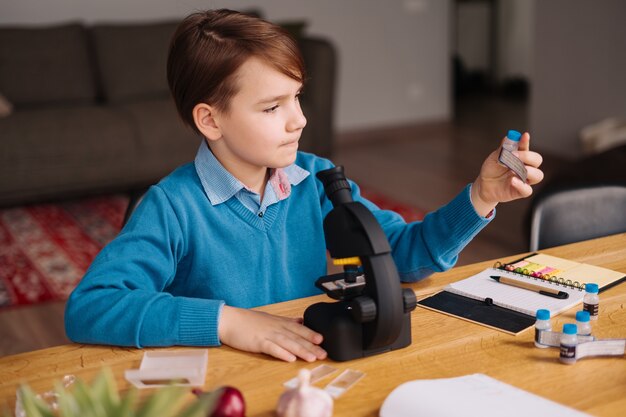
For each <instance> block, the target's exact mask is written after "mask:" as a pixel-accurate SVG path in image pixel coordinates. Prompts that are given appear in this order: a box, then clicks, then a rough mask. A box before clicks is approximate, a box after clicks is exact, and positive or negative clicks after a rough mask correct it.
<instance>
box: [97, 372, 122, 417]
mask: <svg viewBox="0 0 626 417" xmlns="http://www.w3.org/2000/svg"><path fill="white" fill-rule="evenodd" d="M91 397H92V398H93V400H95V401H98V402H99V403H100V404H101V405H102V407H103V408H104V412H105V416H107V417H111V416H114V415H115V414H114V412H115V410H116V409H117V408H118V407H119V405H120V396H119V393H118V391H117V384H116V383H115V377H114V376H113V372H111V369H109V368H104V369H102V371H101V372H100V373H98V375H97V376H96V378H95V379H94V380H93V382H92V383H91Z"/></svg>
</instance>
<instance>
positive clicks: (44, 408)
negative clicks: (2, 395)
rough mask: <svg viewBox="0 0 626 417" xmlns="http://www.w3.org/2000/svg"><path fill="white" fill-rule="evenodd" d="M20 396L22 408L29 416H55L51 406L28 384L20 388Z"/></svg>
mask: <svg viewBox="0 0 626 417" xmlns="http://www.w3.org/2000/svg"><path fill="white" fill-rule="evenodd" d="M19 396H20V398H21V399H22V408H23V409H24V411H25V412H26V415H27V416H28V417H55V416H54V413H53V412H52V410H51V409H50V406H48V404H46V403H45V401H43V400H42V399H41V398H39V397H37V394H35V393H34V392H33V391H32V390H31V389H30V388H29V387H28V386H26V385H23V386H21V387H20V388H19Z"/></svg>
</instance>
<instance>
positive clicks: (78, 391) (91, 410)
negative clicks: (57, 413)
mask: <svg viewBox="0 0 626 417" xmlns="http://www.w3.org/2000/svg"><path fill="white" fill-rule="evenodd" d="M73 393H74V397H75V398H76V402H77V403H78V408H79V410H80V413H81V417H107V415H106V411H105V409H104V405H103V404H102V403H101V402H100V401H99V399H97V398H95V397H94V396H93V395H92V393H91V391H90V388H89V386H88V385H87V384H85V383H84V382H83V381H81V380H79V379H77V380H76V382H75V383H74V389H73ZM29 417H30V416H29ZM68 417H69V416H68Z"/></svg>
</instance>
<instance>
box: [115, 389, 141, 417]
mask: <svg viewBox="0 0 626 417" xmlns="http://www.w3.org/2000/svg"><path fill="white" fill-rule="evenodd" d="M136 400H137V389H136V388H135V387H131V388H130V389H129V390H128V391H127V392H126V395H124V396H123V397H122V400H121V401H120V406H119V408H118V409H117V411H116V413H115V414H114V416H115V417H134V416H135V409H134V407H135V402H136Z"/></svg>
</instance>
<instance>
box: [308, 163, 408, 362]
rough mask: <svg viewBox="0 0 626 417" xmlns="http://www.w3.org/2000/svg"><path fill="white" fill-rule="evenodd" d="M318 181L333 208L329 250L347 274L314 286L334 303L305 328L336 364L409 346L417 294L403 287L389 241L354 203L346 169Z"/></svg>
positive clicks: (311, 314) (319, 306)
mask: <svg viewBox="0 0 626 417" xmlns="http://www.w3.org/2000/svg"><path fill="white" fill-rule="evenodd" d="M317 178H318V179H319V180H320V181H321V182H322V184H324V191H325V193H326V195H327V196H328V198H329V199H330V201H331V202H332V203H333V209H332V210H331V211H330V212H329V213H328V215H327V216H326V218H325V219H324V234H325V237H326V247H327V249H328V251H329V252H330V256H331V257H332V258H333V262H334V263H335V265H341V266H342V267H343V272H342V273H338V274H332V275H327V276H323V277H321V278H319V279H318V280H317V281H316V282H315V285H316V287H318V288H320V289H321V290H322V291H324V292H325V293H326V294H327V295H328V296H329V297H331V298H332V299H335V300H338V301H336V302H332V303H316V304H313V305H311V306H309V307H308V308H307V309H306V311H305V312H304V325H305V326H307V327H309V328H311V329H313V330H315V331H316V332H318V333H321V334H322V335H323V336H324V341H323V342H322V344H321V347H322V348H324V349H325V350H326V352H327V353H328V357H329V358H330V359H333V360H335V361H347V360H350V359H356V358H362V357H366V356H372V355H376V354H378V353H383V352H387V351H390V350H395V349H400V348H403V347H406V346H408V345H410V344H411V311H413V310H414V309H415V306H416V305H417V300H416V297H415V293H414V292H413V290H411V289H408V288H405V289H403V288H402V287H401V286H400V278H399V276H398V270H397V268H396V265H395V263H394V261H393V258H392V257H391V247H390V246H389V241H388V240H387V237H386V236H385V233H384V232H383V229H382V228H381V227H380V224H378V221H377V220H376V218H375V217H374V215H373V214H372V212H370V211H369V210H368V209H367V208H366V207H365V206H364V205H363V204H361V203H359V202H355V201H353V200H352V194H351V190H350V184H349V183H348V181H347V180H346V177H345V175H344V172H343V167H341V166H337V167H334V168H331V169H328V170H325V171H320V172H318V174H317Z"/></svg>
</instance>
